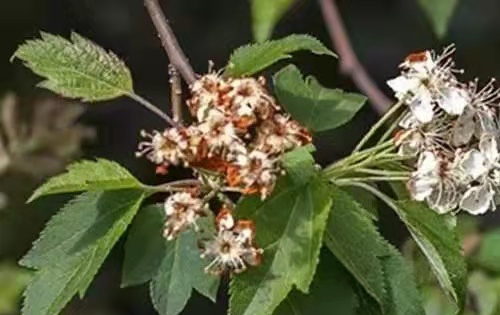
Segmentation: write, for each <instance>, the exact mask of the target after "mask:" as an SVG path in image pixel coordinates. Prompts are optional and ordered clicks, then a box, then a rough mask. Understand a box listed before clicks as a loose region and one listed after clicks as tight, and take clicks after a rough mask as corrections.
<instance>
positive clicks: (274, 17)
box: [252, 0, 296, 42]
mask: <svg viewBox="0 0 500 315" xmlns="http://www.w3.org/2000/svg"><path fill="white" fill-rule="evenodd" d="M295 2H296V0H252V28H253V37H254V39H255V40H256V41H257V42H263V41H265V40H267V39H269V37H271V33H272V31H273V28H274V26H275V25H276V23H278V21H279V19H280V18H281V17H282V16H283V14H285V12H286V11H287V10H288V9H289V8H290V7H291V6H292V5H293V4H294V3H295Z"/></svg>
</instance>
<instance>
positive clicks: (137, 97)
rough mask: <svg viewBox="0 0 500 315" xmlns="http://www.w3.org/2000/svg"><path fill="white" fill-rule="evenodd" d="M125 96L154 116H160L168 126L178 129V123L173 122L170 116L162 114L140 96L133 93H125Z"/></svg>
mask: <svg viewBox="0 0 500 315" xmlns="http://www.w3.org/2000/svg"><path fill="white" fill-rule="evenodd" d="M127 96H128V97H130V98H131V99H133V100H134V101H136V102H137V103H139V104H141V105H142V106H144V107H146V108H147V109H149V110H150V111H152V112H153V113H155V114H156V115H158V116H160V117H161V118H162V119H163V120H165V121H166V122H167V123H168V124H169V125H171V126H173V127H179V123H177V122H176V121H175V120H173V119H172V118H171V117H170V116H168V115H167V114H165V113H164V112H162V111H161V110H160V109H159V108H158V107H156V106H155V105H153V104H152V103H151V102H149V101H148V100H146V99H145V98H143V97H142V96H140V95H137V94H135V93H133V92H132V93H127Z"/></svg>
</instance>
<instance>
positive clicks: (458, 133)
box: [451, 109, 475, 146]
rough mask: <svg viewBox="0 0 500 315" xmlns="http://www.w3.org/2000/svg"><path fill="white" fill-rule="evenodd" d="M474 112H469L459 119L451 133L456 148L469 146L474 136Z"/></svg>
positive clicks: (466, 111)
mask: <svg viewBox="0 0 500 315" xmlns="http://www.w3.org/2000/svg"><path fill="white" fill-rule="evenodd" d="M474 126H475V123H474V111H472V110H467V109H465V111H464V112H463V114H462V115H461V116H460V117H458V119H457V120H456V122H455V124H454V125H453V129H452V131H451V141H452V144H453V145H454V146H462V145H465V144H467V143H468V142H469V141H470V139H471V138H472V136H473V135H474Z"/></svg>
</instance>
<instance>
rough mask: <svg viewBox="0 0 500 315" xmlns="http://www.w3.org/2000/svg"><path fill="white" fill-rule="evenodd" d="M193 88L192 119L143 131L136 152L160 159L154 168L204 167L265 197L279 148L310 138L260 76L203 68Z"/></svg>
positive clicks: (277, 164)
mask: <svg viewBox="0 0 500 315" xmlns="http://www.w3.org/2000/svg"><path fill="white" fill-rule="evenodd" d="M191 94H192V95H191V98H190V99H189V100H188V101H187V105H188V107H189V109H190V112H191V114H192V116H193V118H194V120H195V122H194V123H193V124H191V125H190V126H188V127H174V128H168V129H166V130H164V131H163V132H157V131H155V132H153V133H152V134H147V133H143V136H144V137H146V138H148V140H147V141H144V142H141V143H140V144H139V150H138V152H137V155H138V156H143V155H145V156H146V157H147V158H148V159H149V160H151V161H152V162H153V163H155V164H158V169H157V170H158V172H166V170H167V168H168V166H170V165H183V166H186V167H188V166H189V167H194V168H201V169H208V170H210V171H215V172H217V173H219V174H220V175H222V176H223V177H224V178H225V181H226V184H227V185H228V186H230V187H233V188H237V189H239V190H240V191H241V192H242V193H244V194H251V193H260V195H261V196H262V198H265V197H266V196H268V195H269V194H270V193H271V191H272V189H273V188H274V185H275V182H276V180H277V176H278V174H279V173H280V171H281V166H280V161H281V158H282V156H283V154H284V153H286V152H288V151H291V150H293V149H294V148H296V147H298V146H301V145H305V144H308V143H310V142H311V136H310V134H309V132H308V131H307V130H306V129H305V128H303V127H302V126H300V125H299V124H298V123H297V122H296V121H294V120H292V119H290V117H289V116H287V115H285V114H283V113H281V112H280V110H281V109H280V106H279V105H278V104H276V102H275V100H274V99H273V97H272V96H271V95H270V94H269V93H268V91H267V90H266V88H265V81H264V79H263V78H259V79H254V78H241V79H233V78H223V77H221V76H219V75H217V74H213V73H212V74H207V75H205V76H203V77H201V78H200V79H199V80H197V81H196V82H194V83H193V84H192V86H191Z"/></svg>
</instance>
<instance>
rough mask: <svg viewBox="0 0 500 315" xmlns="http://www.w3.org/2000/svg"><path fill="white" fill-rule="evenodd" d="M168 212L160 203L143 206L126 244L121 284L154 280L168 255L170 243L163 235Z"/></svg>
mask: <svg viewBox="0 0 500 315" xmlns="http://www.w3.org/2000/svg"><path fill="white" fill-rule="evenodd" d="M164 223H165V214H164V210H163V207H162V206H161V205H152V206H148V207H145V208H143V209H141V211H140V212H139V214H138V215H137V216H136V218H135V219H134V222H133V223H132V227H131V228H130V232H129V234H128V237H127V242H126V244H125V261H124V264H123V276H122V286H123V287H125V286H131V285H137V284H142V283H145V282H147V281H149V280H151V279H152V278H153V277H154V276H155V275H156V274H157V273H158V270H159V268H160V265H161V262H162V259H163V258H164V257H165V255H167V244H166V243H165V238H164V237H163V235H162V231H163V225H164Z"/></svg>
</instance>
